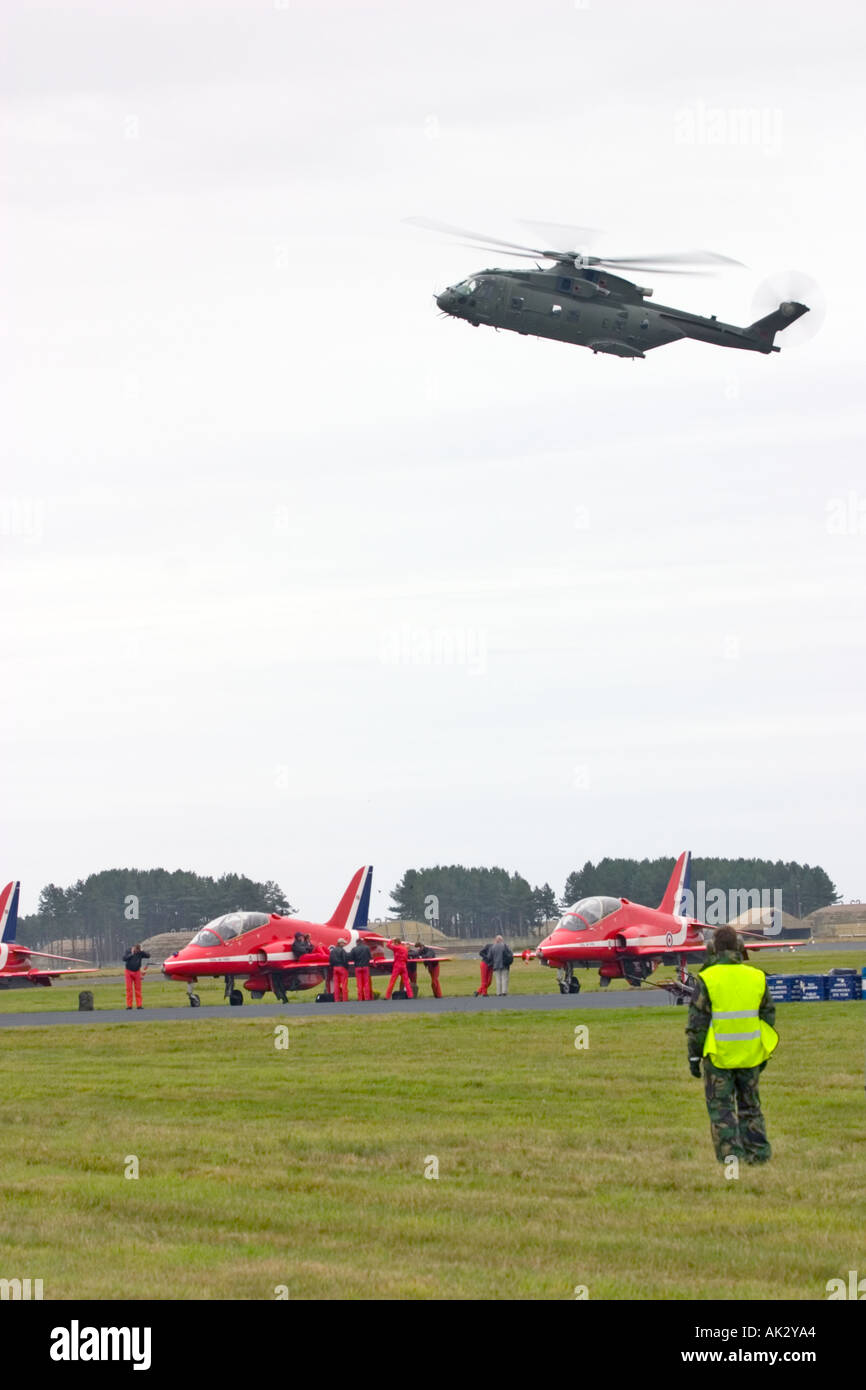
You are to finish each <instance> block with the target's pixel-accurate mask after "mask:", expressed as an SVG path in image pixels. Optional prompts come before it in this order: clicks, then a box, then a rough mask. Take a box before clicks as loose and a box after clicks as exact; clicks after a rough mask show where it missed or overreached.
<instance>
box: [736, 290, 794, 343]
mask: <svg viewBox="0 0 866 1390" xmlns="http://www.w3.org/2000/svg"><path fill="white" fill-rule="evenodd" d="M808 312H809V307H808V305H806V304H797V303H796V302H795V301H794V300H789V301H788V303H786V304H780V305H779V307H778V309H774V310H773V312H772V314H767V316H766V317H765V318H762V319H756V320H755V322H754V323H750V324H749V327H748V328H747V330H746V332H747V333H751V334H753V335H754V336H755V337H756V338H767V339H769V342H770V346H772V343H773V339H774V338H775V336H776V334H777V333H781V331H782V329H783V328H790V326H791V324H792V323H796V322H797V319H801V318H802V317H803V315H804V314H808Z"/></svg>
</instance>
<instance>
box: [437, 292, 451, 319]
mask: <svg viewBox="0 0 866 1390" xmlns="http://www.w3.org/2000/svg"><path fill="white" fill-rule="evenodd" d="M453 303H454V291H453V290H443V291H442V293H441V294H437V296H436V304H437V306H438V307H439V308H440V309H442V310H443V312H444V313H446V314H447V313H448V311H449V310H450V308H451V306H452V304H453Z"/></svg>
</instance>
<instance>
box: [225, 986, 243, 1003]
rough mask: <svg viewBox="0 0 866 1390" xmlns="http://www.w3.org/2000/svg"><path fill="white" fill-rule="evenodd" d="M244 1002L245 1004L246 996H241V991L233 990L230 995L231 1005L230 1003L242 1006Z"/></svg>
mask: <svg viewBox="0 0 866 1390" xmlns="http://www.w3.org/2000/svg"><path fill="white" fill-rule="evenodd" d="M243 1002H244V996H243V995H242V994H241V991H240V990H239V989H233V990H231V991H230V993H229V1003H230V1004H242V1003H243Z"/></svg>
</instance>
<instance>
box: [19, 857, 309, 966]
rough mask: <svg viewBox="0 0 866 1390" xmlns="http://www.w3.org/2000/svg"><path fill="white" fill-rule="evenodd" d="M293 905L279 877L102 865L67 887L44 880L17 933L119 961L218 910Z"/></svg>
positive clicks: (30, 942)
mask: <svg viewBox="0 0 866 1390" xmlns="http://www.w3.org/2000/svg"><path fill="white" fill-rule="evenodd" d="M239 908H245V909H247V910H248V911H251V912H279V913H283V914H285V915H289V914H291V913H293V912H294V911H295V909H294V908H293V907H292V906H291V904H290V902H289V900H288V898H287V897H286V895H285V894H284V892H283V890H282V889H281V888H280V886H279V884H278V883H274V882H273V881H270V880H269V881H268V882H267V883H256V882H255V880H254V879H251V878H247V877H246V876H245V875H243V874H223V875H222V877H221V878H211V877H208V876H206V875H202V874H195V873H192V872H191V871H190V870H186V869H177V870H175V871H174V872H173V873H172V872H169V871H168V870H167V869H104V870H103V871H102V872H101V873H98V874H91V875H90V876H89V877H88V878H84V879H79V880H78V882H77V883H73V884H71V885H70V887H68V888H59V887H58V886H57V885H56V884H54V883H49V884H47V885H46V887H45V888H43V889H42V892H41V893H40V895H39V905H38V907H37V910H36V912H35V913H31V914H30V915H29V916H27V917H22V918H20V920H19V923H18V940H19V941H20V942H21V943H22V944H23V945H25V946H32V947H33V948H34V950H36V949H48V946H49V944H51V943H54V944H56V943H58V942H60V941H65V942H67V943H68V944H69V949H70V950H71V951H72V954H73V955H74V954H75V952H76V951H85V952H87V953H88V954H89V955H90V956H92V957H93V958H94V959H96V960H99V961H117V960H120V958H121V957H122V955H123V953H124V951H125V950H126V949H127V948H128V947H129V946H132V945H134V944H135V942H136V941H144V940H146V938H147V937H149V936H157V935H158V934H159V933H160V932H167V931H183V932H189V934H190V936H192V935H193V933H194V932H196V931H198V929H199V927H201V926H203V925H204V923H205V922H209V921H210V920H211V919H212V918H214V917H219V916H221V915H222V913H224V912H234V911H236V910H237V909H239Z"/></svg>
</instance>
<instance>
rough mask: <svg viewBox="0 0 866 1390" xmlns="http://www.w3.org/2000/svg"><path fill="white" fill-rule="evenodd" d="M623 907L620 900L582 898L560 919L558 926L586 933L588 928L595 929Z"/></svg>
mask: <svg viewBox="0 0 866 1390" xmlns="http://www.w3.org/2000/svg"><path fill="white" fill-rule="evenodd" d="M621 906H622V903H621V902H620V900H619V898H581V899H580V901H579V902H576V903H573V904H572V905H571V907H570V908H568V909H567V911H566V912H565V913H564V914H563V916H562V917H560V919H559V922H558V923H557V926H558V927H565V928H566V929H567V930H568V931H586V928H587V927H594V926H595V925H596V924H597V923H598V922H600V921H601V920H602V918H604V917H609V916H610V914H611V913H612V912H616V911H617V910H618V909H619V908H620V907H621Z"/></svg>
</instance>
